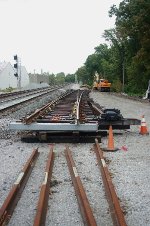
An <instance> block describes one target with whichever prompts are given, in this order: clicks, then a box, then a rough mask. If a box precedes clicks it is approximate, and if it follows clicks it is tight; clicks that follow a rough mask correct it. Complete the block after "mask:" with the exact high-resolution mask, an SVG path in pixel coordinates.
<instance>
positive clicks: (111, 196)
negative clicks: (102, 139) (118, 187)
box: [94, 139, 127, 226]
mask: <svg viewBox="0 0 150 226" xmlns="http://www.w3.org/2000/svg"><path fill="white" fill-rule="evenodd" d="M94 150H95V153H96V156H97V161H98V165H99V167H100V170H101V174H102V179H103V183H104V186H105V193H106V197H107V200H108V203H109V208H110V212H111V217H112V220H113V224H114V226H127V224H126V221H125V218H124V215H123V212H122V209H121V206H120V203H119V200H118V197H117V194H116V191H115V188H114V186H113V183H112V180H111V177H110V174H109V171H108V168H107V165H106V162H105V160H104V157H103V151H102V150H101V148H100V145H99V143H98V140H97V139H95V146H94Z"/></svg>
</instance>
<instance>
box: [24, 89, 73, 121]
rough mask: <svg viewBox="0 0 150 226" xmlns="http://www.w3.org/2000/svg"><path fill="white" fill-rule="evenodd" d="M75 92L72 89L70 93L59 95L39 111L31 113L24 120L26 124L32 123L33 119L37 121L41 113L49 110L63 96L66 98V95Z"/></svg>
mask: <svg viewBox="0 0 150 226" xmlns="http://www.w3.org/2000/svg"><path fill="white" fill-rule="evenodd" d="M72 92H75V91H71V92H69V93H65V94H63V95H61V96H59V97H58V98H57V99H56V100H53V101H51V102H50V103H48V104H46V105H44V106H43V107H42V108H40V109H38V110H37V111H35V112H34V113H32V114H31V115H29V116H28V117H26V118H25V119H24V120H23V122H24V123H26V124H30V123H32V122H33V121H35V120H36V119H37V118H38V117H39V115H44V113H45V112H46V111H47V110H50V109H51V107H52V106H54V105H55V104H57V103H58V101H59V100H61V99H62V98H64V97H65V96H67V95H69V94H70V93H72Z"/></svg>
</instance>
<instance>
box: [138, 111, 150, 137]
mask: <svg viewBox="0 0 150 226" xmlns="http://www.w3.org/2000/svg"><path fill="white" fill-rule="evenodd" d="M140 134H141V135H145V134H146V135H148V134H149V132H148V130H147V126H146V121H145V118H144V115H142V120H141V128H140Z"/></svg>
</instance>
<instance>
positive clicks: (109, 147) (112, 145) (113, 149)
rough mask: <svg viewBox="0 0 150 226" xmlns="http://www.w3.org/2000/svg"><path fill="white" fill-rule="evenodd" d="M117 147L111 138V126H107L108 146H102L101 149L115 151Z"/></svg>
mask: <svg viewBox="0 0 150 226" xmlns="http://www.w3.org/2000/svg"><path fill="white" fill-rule="evenodd" d="M117 150H119V148H115V147H114V138H113V130H112V126H110V127H109V135H108V147H107V148H103V151H110V152H111V151H113V152H114V151H117Z"/></svg>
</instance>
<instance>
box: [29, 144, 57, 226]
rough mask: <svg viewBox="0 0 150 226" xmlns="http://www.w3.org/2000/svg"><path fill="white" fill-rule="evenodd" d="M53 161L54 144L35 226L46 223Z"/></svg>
mask: <svg viewBox="0 0 150 226" xmlns="http://www.w3.org/2000/svg"><path fill="white" fill-rule="evenodd" d="M53 163H54V152H53V146H52V147H51V149H50V152H49V156H48V161H47V164H46V169H45V178H44V181H43V184H42V186H41V191H40V196H39V201H38V206H37V212H36V216H35V219H34V224H33V225H34V226H44V225H45V221H46V213H47V206H48V197H49V189H50V181H51V176H52V168H53Z"/></svg>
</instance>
